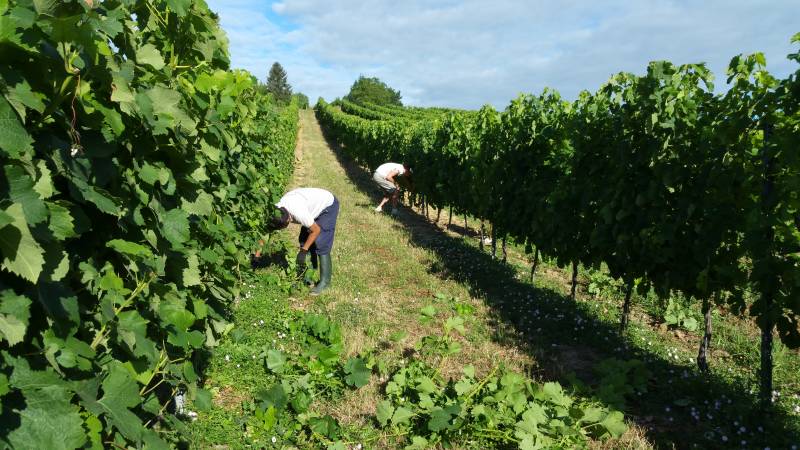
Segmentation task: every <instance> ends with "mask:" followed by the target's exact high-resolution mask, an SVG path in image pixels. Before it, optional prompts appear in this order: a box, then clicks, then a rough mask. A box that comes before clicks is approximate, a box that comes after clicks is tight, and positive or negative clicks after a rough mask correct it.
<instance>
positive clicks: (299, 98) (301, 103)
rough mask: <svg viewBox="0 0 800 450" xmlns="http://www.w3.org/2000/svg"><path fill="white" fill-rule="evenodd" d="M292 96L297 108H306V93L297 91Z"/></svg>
mask: <svg viewBox="0 0 800 450" xmlns="http://www.w3.org/2000/svg"><path fill="white" fill-rule="evenodd" d="M292 98H294V101H296V102H297V107H298V108H302V109H306V108H308V96H307V95H306V94H303V93H302V92H298V93H297V94H294V95H292Z"/></svg>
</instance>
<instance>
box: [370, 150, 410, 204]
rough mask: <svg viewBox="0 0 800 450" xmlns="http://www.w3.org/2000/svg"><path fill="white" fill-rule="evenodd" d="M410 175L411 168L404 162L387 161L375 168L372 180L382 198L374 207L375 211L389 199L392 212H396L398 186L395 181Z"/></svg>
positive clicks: (398, 194)
mask: <svg viewBox="0 0 800 450" xmlns="http://www.w3.org/2000/svg"><path fill="white" fill-rule="evenodd" d="M410 176H411V169H409V168H408V166H407V165H405V164H398V163H393V162H387V163H384V164H381V165H380V166H378V168H377V169H375V173H374V174H373V175H372V180H373V181H375V183H377V184H378V186H380V188H381V190H382V191H383V200H381V203H380V204H379V205H378V206H377V207H376V208H375V212H381V211H383V205H385V204H386V202H388V201H389V200H391V201H392V214H397V199H398V198H399V197H400V186H399V185H398V183H397V178H398V177H410Z"/></svg>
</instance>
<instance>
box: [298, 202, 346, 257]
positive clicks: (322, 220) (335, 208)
mask: <svg viewBox="0 0 800 450" xmlns="http://www.w3.org/2000/svg"><path fill="white" fill-rule="evenodd" d="M338 216H339V199H337V198H336V197H334V198H333V204H332V205H331V206H328V207H327V208H325V209H323V210H322V212H321V213H320V214H319V216H317V218H316V219H314V223H316V224H317V225H319V227H320V229H321V230H322V231H320V233H319V236H317V240H316V241H314V243H313V244H311V248H310V249H309V250H310V251H311V254H313V255H320V256H322V255H329V254H330V253H331V249H332V248H333V234H334V232H336V218H337V217H338ZM306 239H308V228H306V227H302V226H301V227H300V237H299V238H298V241H299V242H300V245H303V244H305V243H306Z"/></svg>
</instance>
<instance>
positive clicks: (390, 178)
mask: <svg viewBox="0 0 800 450" xmlns="http://www.w3.org/2000/svg"><path fill="white" fill-rule="evenodd" d="M398 173H400V172H399V171H397V170H392V171H391V172H389V173H388V174H387V175H386V179H387V180H388V181H389V182H391V183H393V184H394V185H395V186H397V182H396V181H394V177H396V176H397V174H398Z"/></svg>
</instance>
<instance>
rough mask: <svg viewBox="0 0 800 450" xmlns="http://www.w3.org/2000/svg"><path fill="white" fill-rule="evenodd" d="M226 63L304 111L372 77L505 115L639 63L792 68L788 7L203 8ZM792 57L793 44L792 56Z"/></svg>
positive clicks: (234, 4)
mask: <svg viewBox="0 0 800 450" xmlns="http://www.w3.org/2000/svg"><path fill="white" fill-rule="evenodd" d="M210 3H211V5H212V9H215V10H217V11H218V12H219V14H220V16H221V18H222V26H223V28H225V29H226V31H227V32H228V34H229V36H230V40H231V53H232V59H233V64H234V65H235V66H238V67H243V68H245V69H248V70H250V71H252V72H253V73H255V74H256V75H258V76H259V77H263V76H264V75H265V74H266V72H267V70H268V68H269V66H270V65H271V64H272V62H273V61H276V60H277V61H280V62H281V64H282V65H283V66H284V67H285V68H286V70H287V73H288V74H289V81H290V83H292V85H293V86H294V88H295V90H296V91H302V92H305V93H306V94H307V95H309V97H310V98H311V100H312V101H314V100H315V99H316V98H317V96H323V97H325V98H327V99H329V100H330V99H332V98H334V97H338V96H342V95H344V94H346V93H347V90H348V89H349V87H350V85H351V84H352V82H353V81H354V80H355V78H357V77H358V75H359V74H364V75H367V76H378V77H379V78H381V79H382V80H384V81H386V82H387V83H388V84H389V85H390V86H392V87H395V88H397V89H399V90H400V91H401V93H402V94H403V97H404V101H405V102H406V103H408V104H415V105H444V106H455V107H468V108H476V107H479V106H480V105H482V104H485V103H491V104H493V105H495V106H497V107H499V108H503V107H505V106H506V105H507V104H508V102H509V100H510V99H511V98H513V97H515V96H516V95H517V94H518V93H520V92H539V91H541V90H542V89H543V88H544V87H552V88H555V89H557V90H558V91H560V92H561V93H562V94H563V95H564V96H565V97H566V98H574V97H575V95H576V94H577V93H578V92H579V91H580V90H582V89H589V90H595V89H597V88H598V87H599V86H600V85H601V84H602V83H603V82H604V81H605V80H606V79H608V77H609V76H610V75H611V74H613V73H616V72H619V71H632V72H636V73H642V72H643V71H644V69H645V68H646V66H647V62H648V61H650V60H655V59H668V60H671V61H673V62H675V63H688V62H707V63H708V64H709V67H710V68H711V69H712V70H713V71H714V72H715V74H716V76H717V84H718V85H722V84H724V81H725V80H724V79H725V75H724V71H725V68H726V66H727V63H728V61H729V60H730V58H731V57H732V56H734V55H736V54H738V53H750V52H754V51H763V52H764V53H765V54H766V56H767V59H768V61H769V63H770V64H769V67H770V70H772V71H773V72H775V73H776V74H777V75H779V76H785V75H786V74H788V73H789V72H790V71H794V70H796V69H797V64H795V63H792V62H789V61H787V60H786V59H785V55H786V54H787V53H789V52H791V51H793V49H792V46H791V45H789V38H790V37H791V36H792V35H793V34H794V33H796V32H798V31H800V27H798V26H797V21H796V20H795V18H796V12H797V4H796V0H772V1H770V2H752V1H747V0H728V1H723V0H711V1H706V2H702V4H699V2H689V1H686V0H650V1H634V0H608V1H602V2H600V1H595V2H589V1H581V0H568V1H560V2H546V1H541V0H536V1H511V0H497V1H494V2H488V1H485V0H481V1H479V0H465V1H436V2H431V1H421V0H407V1H403V2H396V1H388V0H371V1H369V2H364V1H356V0H334V1H319V0H284V1H281V2H273V3H269V2H266V1H257V0H250V1H248V0H235V1H223V0H214V1H211V2H210ZM795 47H796V46H795Z"/></svg>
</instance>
